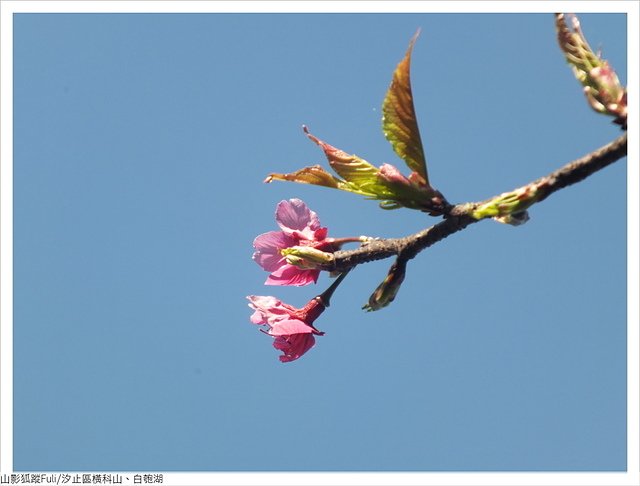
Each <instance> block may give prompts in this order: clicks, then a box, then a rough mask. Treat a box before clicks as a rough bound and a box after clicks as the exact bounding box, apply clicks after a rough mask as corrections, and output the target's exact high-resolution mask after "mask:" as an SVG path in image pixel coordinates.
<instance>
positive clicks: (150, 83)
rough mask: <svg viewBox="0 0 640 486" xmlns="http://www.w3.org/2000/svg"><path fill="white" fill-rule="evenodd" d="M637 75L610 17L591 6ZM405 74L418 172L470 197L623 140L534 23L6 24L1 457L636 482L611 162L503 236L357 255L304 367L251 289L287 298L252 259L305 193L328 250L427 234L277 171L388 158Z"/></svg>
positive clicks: (109, 20)
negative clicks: (10, 414)
mask: <svg viewBox="0 0 640 486" xmlns="http://www.w3.org/2000/svg"><path fill="white" fill-rule="evenodd" d="M580 18H581V20H582V25H583V28H584V30H585V32H586V34H587V36H588V38H589V40H590V42H591V43H592V45H593V47H594V48H598V47H602V49H603V53H604V57H605V58H607V59H609V60H610V61H611V63H612V64H613V66H614V67H615V68H616V70H617V72H618V74H619V75H620V77H621V80H622V81H623V82H626V55H627V52H626V19H625V16H624V15H581V16H580ZM419 27H420V28H421V29H422V34H421V36H420V38H419V40H418V42H417V44H416V47H415V51H414V57H413V64H412V75H413V86H414V96H415V100H416V110H417V113H418V119H419V123H420V127H421V131H422V137H423V142H424V145H425V150H426V153H427V161H428V166H429V174H430V177H431V180H432V182H433V184H434V185H435V186H436V187H437V188H438V189H440V190H441V191H442V192H443V193H444V194H445V195H446V197H447V198H448V199H449V200H450V201H451V202H464V201H473V200H480V199H485V198H487V197H489V196H491V195H494V194H497V193H500V192H503V191H506V190H509V189H512V188H515V187H517V186H519V185H522V184H524V183H527V182H529V181H531V180H533V179H535V178H537V177H539V176H542V175H544V174H546V173H548V172H550V171H552V170H554V169H556V168H558V167H560V166H561V165H563V164H564V163H566V162H568V161H570V160H572V159H574V158H577V157H579V156H582V155H584V154H586V153H588V152H590V151H591V150H593V149H595V148H597V147H599V146H601V145H603V144H605V143H607V142H608V141H610V140H612V139H613V138H615V137H617V136H618V135H619V129H618V128H617V127H616V126H614V125H612V124H611V123H610V120H609V119H608V118H606V117H604V116H600V115H597V114H595V113H594V112H592V111H591V110H590V109H589V108H588V107H587V105H586V103H585V100H584V98H583V96H582V94H581V90H580V86H579V85H578V83H577V82H576V81H575V79H574V78H573V77H572V74H571V72H570V70H569V68H568V67H567V66H566V65H565V62H564V59H563V57H562V55H561V53H560V51H559V48H558V47H557V44H556V39H555V31H554V25H553V17H552V16H551V15H549V14H546V15H541V14H537V15H515V14H514V15H488V14H484V15H432V14H421V15H398V14H377V15H364V14H357V15H356V14H353V15H328V14H323V15H299V14H296V15H291V14H290V15H284V14H271V15H264V14H263V15H222V14H209V15H186V14H181V15H78V14H53V15H31V14H29V15H27V14H22V15H17V16H16V17H15V21H14V109H15V116H14V132H15V138H14V152H15V160H14V164H15V165H14V177H15V180H14V212H15V213H14V214H15V215H14V258H15V260H14V271H15V274H14V278H15V283H14V285H15V287H14V317H15V328H14V340H15V342H14V361H15V362H14V461H15V464H14V466H15V469H16V470H52V471H53V470H92V471H107V470H137V471H140V470H142V471H145V470H146V471H152V470H162V471H190V470H192V471H193V470H196V471H221V470H242V471H253V470H285V471H288V470H416V471H468V470H509V471H520V470H533V471H537V470H547V471H549V470H551V471H564V470H580V471H590V470H605V471H617V470H624V469H625V468H626V387H625V385H626V210H625V208H626V159H624V160H622V161H619V162H618V163H616V164H614V165H613V166H611V167H609V168H607V169H605V170H603V171H601V172H600V173H598V174H596V175H594V176H593V177H591V178H590V179H588V180H586V181H584V182H583V183H581V184H579V185H577V186H573V187H570V188H568V189H565V190H563V191H561V192H560V193H557V194H555V195H553V196H552V197H551V198H549V199H548V200H546V201H545V202H543V203H541V204H539V205H536V206H535V207H534V208H532V210H531V211H530V214H531V220H530V221H529V222H528V223H527V224H526V225H524V226H521V227H518V228H514V227H510V226H505V225H500V224H498V223H494V222H491V221H487V222H484V223H482V224H477V225H474V226H472V227H470V228H468V229H467V230H466V231H463V232H461V233H459V234H456V235H454V236H451V237H450V238H448V239H447V240H446V241H444V242H442V243H439V244H437V245H436V246H434V247H432V248H431V249H429V250H428V251H426V252H424V253H422V254H420V255H419V256H418V257H417V258H416V259H415V260H414V261H412V262H411V264H410V266H409V268H408V274H407V278H406V281H405V283H404V286H403V288H402V290H401V291H400V294H399V296H398V298H397V299H396V302H394V303H393V305H392V306H391V307H389V308H386V309H383V310H381V311H379V312H375V313H365V312H363V311H362V310H361V306H362V304H364V303H365V302H366V300H367V298H368V296H369V294H370V293H371V291H372V290H373V289H374V288H375V287H376V286H377V284H378V283H379V282H380V281H381V280H382V278H383V277H384V275H385V274H386V271H387V267H388V265H389V264H390V263H391V261H383V262H377V263H372V264H368V265H364V266H360V267H358V268H357V269H356V270H355V271H354V272H352V274H351V275H349V277H348V278H347V279H346V280H345V281H344V283H343V285H342V286H341V288H340V289H339V290H338V292H337V293H336V294H335V296H334V298H333V301H332V305H331V308H330V309H329V310H328V311H327V312H326V313H325V314H324V315H323V316H322V317H321V318H320V319H319V320H318V321H317V322H316V324H317V326H318V327H319V328H320V329H322V330H323V331H325V332H326V335H325V336H323V337H320V338H318V344H317V345H316V347H315V348H314V349H312V350H311V351H310V352H309V353H308V354H307V355H305V356H304V357H303V358H301V359H300V360H298V361H295V362H293V363H288V364H282V363H280V362H279V361H278V359H277V355H278V353H277V352H276V350H275V349H273V348H272V347H271V339H270V338H268V337H267V336H265V335H263V334H261V333H259V332H258V331H257V329H256V327H255V326H254V325H252V324H250V323H249V315H250V313H251V311H250V309H249V308H248V307H247V302H246V299H245V296H247V295H250V294H257V295H277V296H278V297H280V298H282V299H283V300H285V301H286V302H289V303H290V304H293V305H302V304H304V303H305V302H306V301H307V300H308V299H309V298H311V297H313V296H314V295H316V294H318V293H320V292H321V291H322V290H324V288H326V286H327V285H328V284H329V282H330V279H328V277H327V276H326V275H322V276H321V277H320V280H319V283H318V285H317V286H309V287H303V288H278V287H275V288H274V287H265V286H263V285H262V283H263V281H264V279H265V278H266V273H265V272H264V271H263V270H262V269H261V268H259V267H258V266H257V265H256V264H255V263H254V262H253V261H252V260H251V253H252V247H251V243H252V240H253V238H254V237H255V236H256V235H257V234H259V233H263V232H265V231H269V230H272V229H276V227H275V222H274V220H273V216H274V209H275V205H276V204H277V203H278V202H279V201H280V200H282V199H288V198H291V197H299V198H301V199H303V200H304V201H306V202H307V204H308V205H309V206H310V207H311V208H312V209H313V210H315V211H316V212H317V213H318V215H319V217H320V220H321V222H322V223H323V225H326V226H328V227H329V234H330V236H357V235H361V234H364V235H370V236H379V237H395V236H403V235H406V234H409V233H412V232H414V231H417V230H419V229H421V228H424V227H426V226H429V225H432V224H434V223H435V222H436V221H437V220H436V219H433V218H429V217H427V216H425V215H424V214H422V213H418V212H414V211H410V210H397V211H390V212H385V211H383V210H381V209H379V208H378V207H377V204H376V203H375V202H371V201H366V200H364V199H362V198H359V197H357V196H355V195H350V194H346V193H340V192H337V191H331V190H329V189H324V188H317V187H312V186H302V185H296V184H287V183H273V184H270V185H266V184H262V180H263V178H264V177H265V175H266V174H267V173H269V172H272V171H276V172H289V171H293V170H295V169H297V168H300V167H302V166H304V165H311V164H316V163H322V164H325V159H324V156H323V154H322V152H321V151H320V150H319V149H318V147H316V146H315V145H314V144H313V143H311V142H310V141H308V140H307V139H306V137H305V136H304V135H303V133H302V130H301V125H302V124H303V123H305V124H307V125H308V126H309V127H310V129H311V131H312V132H313V133H314V134H315V135H317V136H318V137H320V138H322V139H324V140H326V141H327V142H329V143H331V144H333V145H335V146H337V147H339V148H342V149H344V150H346V151H348V152H351V153H357V154H358V155H360V156H362V157H364V158H366V159H367V160H369V161H370V162H372V163H374V164H376V165H380V164H382V163H383V162H390V163H394V164H396V163H397V164H399V165H400V166H401V162H400V161H399V159H397V158H396V157H395V155H394V154H393V152H392V150H391V148H390V146H389V145H388V144H387V142H386V141H385V139H384V137H383V135H382V133H381V130H380V116H381V113H380V105H381V102H382V99H383V96H384V94H385V91H386V89H387V86H388V84H389V81H390V79H391V73H392V71H393V69H394V67H395V66H396V64H397V63H398V61H399V60H400V59H401V58H402V56H403V55H404V52H405V49H406V47H407V45H408V42H409V39H410V38H411V36H412V35H413V34H414V32H415V31H416V29H417V28H419Z"/></svg>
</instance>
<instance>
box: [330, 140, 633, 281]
mask: <svg viewBox="0 0 640 486" xmlns="http://www.w3.org/2000/svg"><path fill="white" fill-rule="evenodd" d="M626 155H627V134H626V133H625V134H624V135H622V136H620V137H619V138H617V139H616V140H614V141H613V142H610V143H608V144H607V145H605V146H603V147H601V148H599V149H597V150H595V151H593V152H591V153H590V154H587V155H585V156H584V157H581V158H579V159H576V160H574V161H573V162H569V163H568V164H567V165H565V166H564V167H562V168H560V169H558V170H556V171H554V172H552V173H550V174H548V175H546V176H544V177H541V178H540V179H537V180H535V181H533V182H531V183H530V184H527V185H526V186H523V187H521V188H518V189H515V190H514V191H511V192H512V193H522V194H531V193H533V194H534V196H531V197H532V198H533V199H532V200H531V201H529V202H528V206H529V205H533V204H535V203H538V202H540V201H543V200H544V199H546V198H547V197H549V196H550V195H551V194H553V193H554V192H556V191H558V190H560V189H562V188H564V187H567V186H569V185H571V184H575V183H577V182H580V181H582V180H583V179H585V178H587V177H589V176H590V175H592V174H594V173H595V172H597V171H599V170H600V169H603V168H604V167H606V166H608V165H610V164H612V163H613V162H615V161H617V160H620V159H621V158H623V157H625V156H626ZM499 197H500V196H495V197H492V198H489V199H487V200H485V201H480V202H475V203H464V204H456V205H454V206H451V208H450V210H449V212H448V214H447V215H446V216H445V220H444V221H441V222H440V223H438V224H435V225H433V226H431V227H429V228H426V229H424V230H422V231H419V232H417V233H414V234H413V235H409V236H405V237H404V238H388V239H380V240H372V241H368V242H367V243H365V244H363V245H362V246H361V247H360V248H356V249H354V250H345V251H338V252H336V253H335V254H334V260H333V262H332V263H330V264H327V265H325V266H323V267H321V268H322V269H323V270H329V271H339V272H343V271H346V270H349V269H351V268H353V267H355V266H356V265H359V264H361V263H367V262H371V261H374V260H382V259H384V258H389V257H391V256H398V257H399V258H400V259H401V260H405V261H406V260H409V259H411V258H413V257H415V256H416V255H417V254H418V253H420V252H421V251H422V250H424V249H426V248H429V247H430V246H431V245H434V244H435V243H437V242H439V241H442V240H443V239H445V238H446V237H447V236H449V235H452V234H454V233H457V232H458V231H461V230H463V229H464V228H466V227H467V226H469V225H471V224H473V223H477V222H478V221H482V219H485V218H484V217H483V218H482V219H477V218H476V217H473V216H471V215H470V214H472V212H473V211H474V210H475V209H477V208H479V207H481V206H483V205H486V204H489V203H491V202H492V201H495V200H496V199H497V198H499ZM528 206H527V207H528Z"/></svg>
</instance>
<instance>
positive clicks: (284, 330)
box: [268, 319, 313, 336]
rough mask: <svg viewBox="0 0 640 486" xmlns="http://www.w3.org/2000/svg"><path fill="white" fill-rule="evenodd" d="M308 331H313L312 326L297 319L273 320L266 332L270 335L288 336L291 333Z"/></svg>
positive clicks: (307, 332) (306, 332)
mask: <svg viewBox="0 0 640 486" xmlns="http://www.w3.org/2000/svg"><path fill="white" fill-rule="evenodd" d="M309 333H313V328H312V327H311V326H308V325H307V324H305V323H304V322H302V321H300V320H298V319H287V320H283V321H278V322H274V323H273V325H272V326H271V329H269V332H268V334H269V335H270V336H290V335H292V334H309Z"/></svg>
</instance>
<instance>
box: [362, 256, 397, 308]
mask: <svg viewBox="0 0 640 486" xmlns="http://www.w3.org/2000/svg"><path fill="white" fill-rule="evenodd" d="M406 269H407V262H406V261H404V260H402V261H400V260H399V259H397V260H396V261H395V262H394V264H393V265H391V268H390V269H389V273H388V274H387V276H386V277H385V279H384V280H383V281H382V283H381V284H380V285H378V288H376V290H375V291H374V292H373V294H371V297H369V302H367V303H366V304H365V305H364V306H363V307H362V308H363V309H364V310H366V311H368V312H371V311H376V310H379V309H382V308H383V307H386V306H388V305H389V304H390V303H391V302H393V300H394V299H395V298H396V295H397V294H398V291H399V290H400V286H401V285H402V282H403V280H404V276H405V273H406Z"/></svg>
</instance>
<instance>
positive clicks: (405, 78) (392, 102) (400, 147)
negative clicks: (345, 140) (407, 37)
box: [382, 31, 429, 185]
mask: <svg viewBox="0 0 640 486" xmlns="http://www.w3.org/2000/svg"><path fill="white" fill-rule="evenodd" d="M419 33H420V31H418V32H416V35H414V36H413V39H411V42H410V43H409V48H408V49H407V53H406V54H405V56H404V59H402V61H400V64H398V67H396V70H395V71H394V73H393V79H392V81H391V86H389V89H388V91H387V95H386V97H385V99H384V102H383V104H382V131H383V132H384V136H385V137H386V138H387V140H388V141H389V142H390V143H391V146H392V147H393V150H394V151H395V153H396V154H398V155H399V156H400V157H401V158H402V159H403V160H404V161H405V162H406V164H407V165H408V166H409V168H410V169H411V170H412V171H414V172H415V173H416V174H417V175H419V176H420V178H419V179H423V180H421V181H420V182H422V183H424V184H426V185H428V184H429V177H428V175H427V164H426V161H425V156H424V150H423V148H422V140H421V139H420V130H419V129H418V121H417V119H416V113H415V109H414V106H413V95H412V93H411V78H410V68H411V52H412V50H413V44H414V43H415V41H416V39H417V38H418V34H419Z"/></svg>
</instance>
